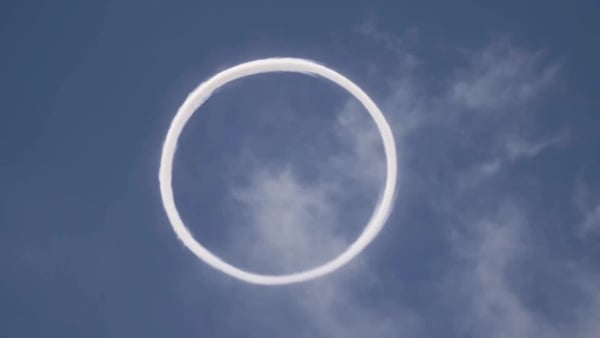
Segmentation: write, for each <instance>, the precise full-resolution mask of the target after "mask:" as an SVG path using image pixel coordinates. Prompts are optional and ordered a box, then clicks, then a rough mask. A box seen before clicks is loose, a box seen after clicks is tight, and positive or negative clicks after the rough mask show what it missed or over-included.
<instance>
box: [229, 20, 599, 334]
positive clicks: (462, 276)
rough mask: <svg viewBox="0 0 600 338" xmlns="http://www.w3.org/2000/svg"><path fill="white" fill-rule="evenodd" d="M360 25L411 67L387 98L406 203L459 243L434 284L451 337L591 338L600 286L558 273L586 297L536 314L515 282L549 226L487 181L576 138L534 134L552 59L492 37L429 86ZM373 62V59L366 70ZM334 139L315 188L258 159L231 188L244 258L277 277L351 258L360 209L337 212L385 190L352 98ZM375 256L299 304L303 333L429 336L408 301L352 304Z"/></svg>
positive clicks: (581, 274)
mask: <svg viewBox="0 0 600 338" xmlns="http://www.w3.org/2000/svg"><path fill="white" fill-rule="evenodd" d="M361 29H362V30H361V34H363V37H366V38H369V37H371V38H373V39H374V40H377V41H381V43H383V44H384V45H385V48H387V49H388V50H393V51H394V53H397V58H398V62H399V63H401V64H402V65H403V66H401V67H397V68H396V69H397V70H398V72H396V73H390V74H388V75H389V78H386V79H385V82H386V83H388V84H389V87H388V90H387V92H386V94H385V95H380V100H379V102H380V105H381V107H382V108H383V110H384V111H385V113H386V115H387V116H388V118H389V120H390V122H391V123H392V125H393V129H394V132H395V135H396V137H397V144H398V149H399V155H400V160H399V161H400V163H399V175H400V177H399V181H400V190H399V194H400V195H401V196H403V197H402V198H400V199H399V201H400V203H399V205H398V208H403V207H405V206H404V203H402V202H404V201H406V200H409V199H413V198H414V199H418V198H416V197H419V198H421V199H420V200H422V201H423V202H422V204H423V205H419V206H420V207H422V208H429V209H428V210H429V211H430V212H431V213H437V214H439V215H441V216H440V218H441V220H440V222H442V223H443V224H441V225H440V226H439V228H441V229H444V230H443V231H445V233H446V234H448V233H450V234H454V235H455V236H454V237H451V238H448V239H447V240H448V241H449V242H450V243H451V247H452V250H451V252H448V253H446V254H447V255H448V256H449V257H451V258H450V260H451V264H450V265H449V266H448V267H446V269H445V270H443V271H440V272H439V273H440V274H439V275H438V276H437V277H439V278H440V280H443V281H445V282H444V283H442V285H440V286H439V290H440V292H441V293H445V294H449V295H450V296H449V297H447V298H449V299H451V300H452V301H451V303H450V304H444V306H446V307H447V308H449V309H450V310H449V312H448V313H446V314H445V315H446V316H449V317H450V318H451V320H450V322H455V323H456V322H458V323H459V324H456V327H449V328H448V330H449V331H448V336H453V335H455V336H461V337H465V336H466V337H480V336H485V337H495V338H503V337H517V338H521V337H523V338H525V337H527V338H530V337H550V338H552V337H556V338H558V337H564V336H573V337H575V336H577V337H584V338H592V337H596V336H597V334H598V332H599V331H598V330H599V327H600V325H599V323H600V320H599V319H598V315H597V313H600V312H599V311H597V310H599V309H600V288H597V287H594V286H592V284H591V283H588V282H586V281H587V280H600V279H598V278H595V277H593V276H594V274H592V273H591V272H590V271H587V270H585V269H584V268H583V267H578V268H565V267H564V265H557V267H556V268H554V269H555V270H554V271H555V272H559V274H562V275H563V276H570V277H572V278H574V279H576V280H574V281H570V283H569V285H571V287H572V289H573V290H575V291H577V292H579V293H583V294H585V295H586V296H587V299H588V300H589V301H588V302H587V303H585V302H580V301H577V302H575V305H574V307H573V311H578V313H580V315H579V316H578V317H577V319H575V320H570V321H569V320H566V321H565V322H564V323H562V322H561V323H555V322H553V321H552V320H551V319H550V318H549V317H548V316H547V314H546V313H544V311H540V310H538V309H534V308H533V307H532V306H531V304H529V303H528V302H527V301H526V300H525V299H524V297H523V294H522V293H521V292H520V291H519V290H517V289H516V288H515V286H514V285H513V284H512V282H511V278H513V275H514V274H515V273H516V274H525V273H535V272H530V271H523V270H519V269H518V268H517V269H516V270H515V266H516V267H518V266H519V263H520V262H522V261H524V260H529V261H534V262H535V260H536V259H540V258H539V257H538V256H536V255H535V254H534V253H533V251H531V250H530V245H531V244H532V243H533V242H532V239H531V237H530V230H531V229H532V228H533V227H537V226H541V225H539V224H536V220H535V219H530V215H535V210H533V209H532V208H533V206H531V205H527V204H524V203H520V199H519V198H517V196H515V195H513V194H510V193H507V192H506V191H505V189H506V187H505V186H503V185H502V183H499V182H498V181H495V180H493V179H489V178H494V177H496V176H499V175H500V174H507V173H510V170H511V166H510V164H512V163H517V162H519V161H523V160H535V159H536V157H537V156H538V155H539V154H541V153H542V152H543V151H546V150H548V149H553V148H560V147H561V146H564V145H565V144H566V143H567V142H568V139H569V138H568V136H569V135H568V133H567V132H565V131H564V130H559V131H557V132H556V133H554V134H552V133H550V136H547V134H545V135H540V134H539V133H537V132H536V130H537V129H536V128H535V125H533V123H535V121H536V119H537V118H539V115H540V114H541V112H540V111H539V110H537V109H536V108H535V103H536V102H537V101H539V100H540V98H542V97H544V95H545V94H546V93H547V91H548V90H550V89H551V88H552V86H553V85H554V84H556V82H557V79H558V78H559V70H560V65H559V64H558V63H547V62H545V61H544V60H543V54H542V53H540V52H530V51H528V50H525V49H521V48H518V47H515V46H514V45H513V44H512V43H511V42H510V41H509V40H507V39H497V40H493V41H492V42H491V43H490V44H489V45H487V46H484V47H483V48H481V49H480V50H475V51H471V52H467V53H465V54H464V56H465V57H466V59H465V63H464V66H462V67H458V70H456V71H450V72H449V74H450V75H449V77H448V78H442V79H440V81H439V82H440V83H445V84H446V86H445V87H444V88H442V89H441V90H440V89H439V88H437V90H432V89H431V87H430V86H426V85H423V80H422V74H420V73H419V72H420V71H421V69H419V68H418V67H416V65H418V64H422V63H424V62H425V61H424V60H418V59H417V57H416V56H415V55H416V54H415V53H413V52H412V51H410V48H408V47H407V45H406V44H403V41H404V40H403V39H394V38H392V37H391V36H390V35H388V34H384V33H381V32H379V31H377V28H376V27H375V26H374V25H373V24H372V23H369V24H368V25H366V26H365V27H362V28H361ZM410 43H414V41H412V40H411V42H410ZM407 60H409V61H410V60H412V61H410V62H408V61H407ZM377 67H378V66H377V65H376V63H373V64H372V66H371V71H373V70H375V71H378V70H377ZM378 74H381V73H378ZM478 112H482V113H478ZM523 116H525V118H523ZM333 130H334V131H335V135H336V137H337V138H338V139H339V140H340V142H341V143H342V144H344V145H345V149H346V151H344V152H340V153H338V154H335V155H334V156H331V157H330V158H328V160H327V161H324V162H323V163H322V166H321V167H320V168H319V169H320V170H321V175H320V176H319V178H318V179H316V180H314V181H307V180H305V179H303V178H301V175H299V173H300V171H301V170H302V169H301V168H292V167H290V166H287V165H285V164H284V165H281V163H271V162H270V161H269V159H261V160H259V161H255V163H259V164H260V165H258V166H252V167H250V168H248V172H247V175H248V180H247V181H246V184H244V185H242V186H239V185H237V186H235V187H232V194H233V196H234V198H235V200H236V201H237V203H238V204H239V205H240V206H241V210H243V213H245V215H246V220H247V221H248V223H249V225H248V229H247V230H246V231H247V234H246V236H242V237H243V238H244V239H245V240H246V239H248V238H251V243H253V244H252V245H253V248H252V249H251V250H249V252H252V253H253V255H255V257H256V258H257V259H259V260H263V261H270V262H277V266H276V268H278V269H280V270H278V271H281V269H283V270H285V271H290V270H298V267H305V266H307V265H314V264H316V263H318V262H323V261H324V260H326V259H327V258H331V257H332V256H333V255H334V254H335V253H337V252H339V250H341V249H343V248H344V246H345V245H346V244H347V243H348V240H349V237H348V232H347V231H345V230H344V225H345V224H344V221H343V220H344V219H345V218H344V217H348V214H351V216H350V217H353V216H352V214H353V213H356V214H357V215H358V214H360V213H361V212H363V211H364V210H360V212H359V210H348V209H344V210H340V204H339V203H337V202H336V201H337V200H338V199H339V198H340V197H341V195H343V194H344V192H348V191H349V190H353V192H354V193H356V192H357V191H358V192H367V193H372V192H373V191H377V189H378V188H379V185H380V184H381V182H382V180H383V175H384V167H383V163H384V161H383V153H382V149H381V144H380V142H379V135H378V134H377V132H376V129H375V127H374V125H372V124H371V123H370V121H369V118H368V116H367V115H366V113H365V112H363V111H362V110H361V108H360V107H359V106H357V105H356V104H355V103H353V102H351V101H349V102H347V103H346V104H345V105H344V107H343V109H342V110H341V111H340V112H339V113H338V118H337V119H336V123H335V124H334V126H333ZM417 195H418V196H417ZM369 196H370V195H369ZM423 196H424V197H423ZM342 197H343V196H342ZM408 205H413V204H408ZM495 205H509V206H510V207H502V208H497V207H494V206H495ZM599 210H600V208H596V209H594V210H593V211H591V212H590V213H589V215H588V216H587V217H586V221H585V222H584V226H585V227H590V228H593V227H594V226H598V225H597V224H598V222H600V221H598V220H599V219H600V211H599ZM357 217H358V216H357ZM413 221H414V220H409V219H401V220H400V222H404V223H405V224H411V222H413ZM457 224H458V225H457ZM587 224H589V225H587ZM369 261H370V258H369V257H362V258H359V259H358V261H356V262H353V263H352V264H351V266H350V267H348V268H347V269H345V270H344V271H343V272H342V273H340V274H335V275H334V276H328V277H327V278H326V279H324V280H321V281H319V282H317V283H315V284H314V286H313V285H309V286H308V287H306V288H303V289H302V290H301V291H299V293H298V294H297V298H296V301H297V304H298V306H299V307H300V308H301V309H302V311H303V312H304V313H305V314H306V316H307V318H309V319H310V320H311V322H310V323H308V324H307V325H309V326H310V325H312V329H313V330H314V332H317V336H323V337H325V336H327V337H331V336H333V337H383V338H385V337H399V336H402V337H417V336H427V335H426V333H427V332H429V331H428V320H427V319H426V318H425V317H424V316H425V315H426V314H422V313H418V312H417V311H415V310H413V309H411V308H410V307H409V306H408V305H403V300H402V299H397V300H396V301H395V304H394V306H391V307H387V306H383V305H381V304H373V303H369V302H364V301H362V300H361V298H360V297H359V296H357V294H358V292H357V290H359V287H360V283H358V282H357V281H356V279H354V278H353V277H352V276H367V275H368V276H370V278H372V279H373V280H374V285H377V283H378V281H377V279H378V278H377V274H378V271H376V270H373V268H372V267H371V266H370V265H369ZM423 264H426V262H424V263H423ZM569 269H570V270H569ZM515 271H516V272H515ZM567 271H569V273H567ZM565 278H566V277H565ZM406 282H407V283H410V281H406ZM371 285H373V284H371ZM399 294H400V295H401V294H402V292H399ZM440 302H442V300H440ZM433 306H435V305H433ZM594 311H595V312H594ZM375 328H377V329H378V330H379V331H373V330H374V329H375ZM307 332H308V331H307ZM307 334H308V333H307ZM300 335H301V334H300Z"/></svg>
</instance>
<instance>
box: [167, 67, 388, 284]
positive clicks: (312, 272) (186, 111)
mask: <svg viewBox="0 0 600 338" xmlns="http://www.w3.org/2000/svg"><path fill="white" fill-rule="evenodd" d="M270 72H293V73H303V74H312V75H318V76H321V77H323V78H325V79H328V80H330V81H332V82H334V83H336V84H337V85H339V86H340V87H342V88H344V89H346V90H347V91H348V92H349V93H350V94H352V95H353V96H354V97H355V98H356V99H357V100H358V101H360V102H361V103H362V104H363V106H364V107H365V108H366V109H367V111H368V112H369V113H370V114H371V117H372V118H373V120H374V121H375V123H376V125H377V128H378V130H379V133H380V134H381V139H382V141H383V146H384V150H385V156H386V164H387V178H386V183H385V187H384V190H383V194H382V196H381V200H380V203H379V204H378V206H377V208H376V209H375V211H374V213H373V215H372V216H371V219H370V220H369V222H368V223H367V225H366V227H365V229H364V230H363V232H362V233H361V234H360V236H359V237H358V238H357V239H356V241H355V242H354V243H352V244H351V245H350V246H349V247H348V248H347V249H346V251H344V252H342V253H341V254H340V255H339V256H337V257H336V258H334V259H333V260H331V261H329V262H327V263H325V264H323V265H320V266H317V267H315V268H313V269H309V270H305V271H302V272H297V273H291V274H287V275H262V274H257V273H252V272H248V271H245V270H242V269H239V268H237V267H235V266H233V265H231V264H229V263H227V262H225V261H223V260H222V259H220V258H219V257H217V256H216V255H214V254H213V253H211V252H210V251H208V250H207V249H206V248H205V247H203V246H202V245H201V244H200V243H198V242H197V241H196V240H195V239H194V237H193V236H192V234H191V233H190V231H189V230H188V229H187V228H186V226H185V224H184V223H183V221H182V220H181V217H180V215H179V212H178V211H177V207H176V205H175V200H174V198H173V188H172V186H171V184H172V169H173V158H174V156H175V151H176V148H177V140H178V138H179V135H180V134H181V131H182V129H183V127H184V126H185V124H186V123H187V121H188V120H189V119H190V117H191V116H192V114H193V113H194V111H195V110H196V109H198V108H199V107H200V106H201V105H202V104H203V103H204V102H205V101H206V100H207V99H208V98H209V97H210V96H211V95H212V93H213V92H214V91H215V90H216V89H218V88H219V87H221V86H223V85H225V84H227V83H228V82H231V81H234V80H236V79H239V78H242V77H246V76H250V75H255V74H260V73H270ZM396 170H397V168H396V147H395V143H394V135H393V134H392V130H391V128H390V126H389V125H388V123H387V121H386V119H385V117H384V116H383V114H382V112H381V111H380V110H379V108H378V107H377V105H376V104H375V103H374V102H373V100H371V98H370V97H369V96H368V95H367V94H366V93H365V92H364V91H363V90H362V89H360V88H359V87H358V86H357V85H356V84H354V83H353V82H352V81H350V80H349V79H347V78H346V77H345V76H343V75H341V74H339V73H337V72H336V71H334V70H331V69H329V68H327V67H325V66H323V65H320V64H318V63H315V62H313V61H309V60H304V59H297V58H269V59H261V60H255V61H250V62H246V63H243V64H240V65H237V66H234V67H231V68H228V69H226V70H224V71H222V72H220V73H218V74H216V75H215V76H213V77H212V78H210V79H208V80H207V81H205V82H204V83H202V84H200V85H199V86H198V87H197V88H196V89H195V90H194V91H193V92H192V93H191V94H190V95H189V96H188V97H187V99H186V100H185V102H184V103H183V104H182V105H181V107H180V108H179V110H178V111H177V114H176V115H175V117H174V118H173V121H172V122H171V126H170V128H169V130H168V132H167V137H166V139H165V143H164V145H163V150H162V157H161V161H160V169H159V181H160V192H161V196H162V201H163V205H164V208H165V211H166V213H167V216H168V217H169V220H170V221H171V225H172V227H173V230H174V231H175V233H176V234H177V236H178V237H179V239H180V240H181V241H182V242H183V244H185V246H186V247H187V248H188V249H190V250H191V251H192V252H193V253H194V254H196V256H198V258H200V259H201V260H203V261H205V262H206V263H208V264H209V265H211V266H212V267H214V268H215V269H218V270H221V271H222V272H224V273H226V274H228V275H231V276H233V277H235V278H238V279H241V280H243V281H246V282H249V283H254V284H265V285H279V284H290V283H298V282H302V281H307V280H309V279H313V278H316V277H319V276H323V275H326V274H328V273H330V272H332V271H334V270H336V269H338V268H340V267H341V266H342V265H344V264H346V263H348V262H349V261H350V260H352V259H353V258H354V257H355V256H356V255H358V254H359V253H360V252H361V251H362V250H363V249H364V248H365V247H366V246H367V245H368V244H369V243H370V242H371V241H372V240H373V239H374V238H375V237H376V236H377V234H378V233H379V231H380V230H381V229H382V228H383V226H384V224H385V222H386V220H387V219H388V217H389V214H390V211H391V208H392V203H393V200H394V191H395V188H396Z"/></svg>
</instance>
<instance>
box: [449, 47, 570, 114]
mask: <svg viewBox="0 0 600 338" xmlns="http://www.w3.org/2000/svg"><path fill="white" fill-rule="evenodd" d="M470 54H471V55H470V60H469V66H468V67H467V68H465V69H463V70H462V71H460V72H458V74H457V76H456V79H455V80H454V81H453V83H452V85H451V86H450V91H449V94H450V99H451V100H452V101H454V102H456V103H458V104H461V105H464V106H465V107H466V108H468V109H471V110H476V111H481V112H485V111H495V112H498V111H502V110H506V109H514V108H516V107H518V106H519V105H521V104H523V103H525V102H528V101H530V100H532V99H536V98H537V97H538V96H540V95H541V94H543V91H544V90H545V89H547V88H548V87H549V86H551V85H553V84H555V81H556V76H557V73H558V71H559V69H560V65H559V64H558V63H553V64H550V65H544V63H542V62H541V58H542V56H543V55H542V53H539V52H537V53H532V52H529V51H527V50H523V49H519V48H516V47H514V45H513V44H512V43H511V42H510V41H509V40H508V39H506V38H504V39H497V40H496V41H494V42H493V43H492V44H490V45H489V46H487V47H486V48H484V49H482V50H479V51H475V52H470Z"/></svg>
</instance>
